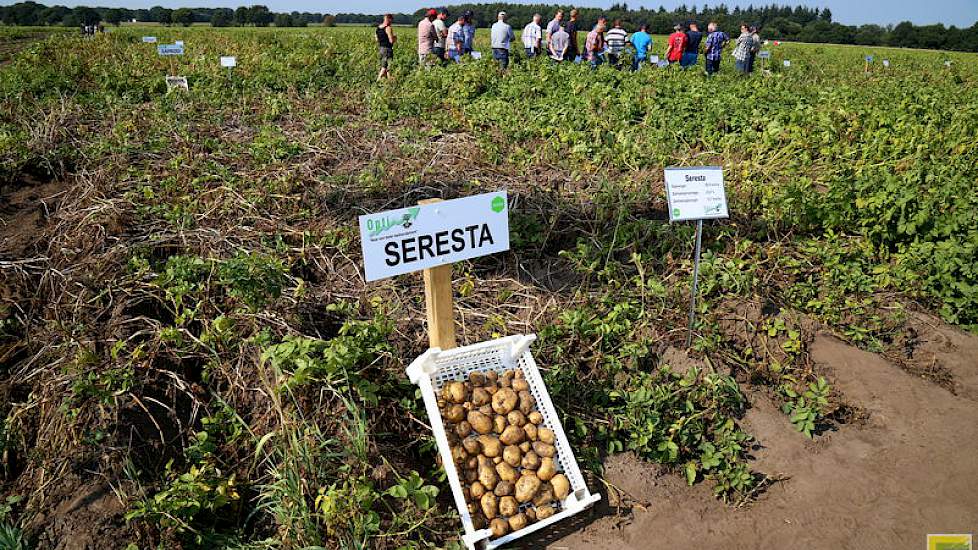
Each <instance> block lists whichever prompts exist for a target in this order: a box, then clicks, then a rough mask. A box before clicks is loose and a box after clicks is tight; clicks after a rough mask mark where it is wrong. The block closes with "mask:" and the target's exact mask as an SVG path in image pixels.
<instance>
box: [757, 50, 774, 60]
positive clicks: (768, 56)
mask: <svg viewBox="0 0 978 550" xmlns="http://www.w3.org/2000/svg"><path fill="white" fill-rule="evenodd" d="M757 57H759V58H761V59H771V52H769V51H767V50H764V51H762V52H760V53H758V54H757Z"/></svg>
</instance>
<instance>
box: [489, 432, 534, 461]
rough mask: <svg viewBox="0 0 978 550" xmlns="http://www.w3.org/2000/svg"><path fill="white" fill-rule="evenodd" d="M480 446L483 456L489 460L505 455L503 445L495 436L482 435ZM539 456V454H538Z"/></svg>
mask: <svg viewBox="0 0 978 550" xmlns="http://www.w3.org/2000/svg"><path fill="white" fill-rule="evenodd" d="M478 440H479V445H480V446H481V447H482V455H483V456H486V457H489V458H496V457H497V456H500V455H501V454H503V444H502V443H500V442H499V439H498V438H497V437H496V436H494V435H488V434H487V435H480V436H479V437H478ZM538 454H539V453H538Z"/></svg>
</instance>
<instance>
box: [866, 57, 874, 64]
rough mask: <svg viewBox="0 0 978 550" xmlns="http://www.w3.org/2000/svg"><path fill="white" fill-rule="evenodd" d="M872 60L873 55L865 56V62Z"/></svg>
mask: <svg viewBox="0 0 978 550" xmlns="http://www.w3.org/2000/svg"><path fill="white" fill-rule="evenodd" d="M872 62H873V56H871V55H867V56H866V63H872Z"/></svg>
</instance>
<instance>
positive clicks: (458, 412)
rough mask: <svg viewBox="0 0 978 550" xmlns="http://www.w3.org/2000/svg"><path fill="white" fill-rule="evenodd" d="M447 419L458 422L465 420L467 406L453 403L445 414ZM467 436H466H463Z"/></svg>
mask: <svg viewBox="0 0 978 550" xmlns="http://www.w3.org/2000/svg"><path fill="white" fill-rule="evenodd" d="M443 416H444V417H445V419H446V420H448V421H449V422H452V423H457V422H461V421H463V420H465V408H464V407H462V406H461V405H452V406H451V407H448V409H447V410H446V411H445V413H444V414H443ZM462 437H465V436H462Z"/></svg>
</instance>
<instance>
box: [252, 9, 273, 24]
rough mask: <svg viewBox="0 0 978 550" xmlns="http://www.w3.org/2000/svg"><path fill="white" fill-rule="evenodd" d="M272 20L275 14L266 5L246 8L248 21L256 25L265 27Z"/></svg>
mask: <svg viewBox="0 0 978 550" xmlns="http://www.w3.org/2000/svg"><path fill="white" fill-rule="evenodd" d="M274 20H275V16H274V15H272V12H270V11H268V8H267V7H266V6H262V5H256V6H251V7H250V8H248V21H250V22H251V24H253V25H254V26H256V27H267V26H268V25H269V24H270V23H271V22H272V21H274Z"/></svg>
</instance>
